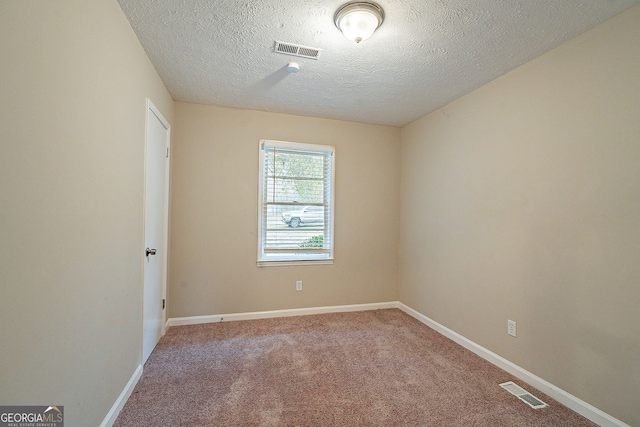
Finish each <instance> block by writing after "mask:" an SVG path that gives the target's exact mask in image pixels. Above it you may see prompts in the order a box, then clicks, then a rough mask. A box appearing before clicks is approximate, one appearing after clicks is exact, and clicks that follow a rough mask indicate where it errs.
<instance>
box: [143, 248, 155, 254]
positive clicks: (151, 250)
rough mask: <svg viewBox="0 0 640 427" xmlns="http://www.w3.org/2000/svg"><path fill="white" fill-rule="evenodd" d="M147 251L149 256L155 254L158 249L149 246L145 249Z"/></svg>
mask: <svg viewBox="0 0 640 427" xmlns="http://www.w3.org/2000/svg"><path fill="white" fill-rule="evenodd" d="M145 253H146V255H147V256H149V255H155V254H156V250H155V249H149V248H147V249H146V250H145Z"/></svg>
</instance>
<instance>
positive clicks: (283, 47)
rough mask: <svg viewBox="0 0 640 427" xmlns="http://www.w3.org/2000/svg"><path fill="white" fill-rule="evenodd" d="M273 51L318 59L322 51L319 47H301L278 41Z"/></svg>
mask: <svg viewBox="0 0 640 427" xmlns="http://www.w3.org/2000/svg"><path fill="white" fill-rule="evenodd" d="M273 51H274V52H276V53H283V54H285V55H292V56H301V57H303V58H309V59H318V57H319V56H320V52H322V49H318V48H317V47H309V46H300V45H299V44H293V43H284V42H279V41H276V43H275V45H274V46H273Z"/></svg>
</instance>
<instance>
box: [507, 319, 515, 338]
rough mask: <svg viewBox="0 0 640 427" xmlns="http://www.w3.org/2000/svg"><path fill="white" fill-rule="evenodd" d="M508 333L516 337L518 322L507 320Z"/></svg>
mask: <svg viewBox="0 0 640 427" xmlns="http://www.w3.org/2000/svg"><path fill="white" fill-rule="evenodd" d="M507 333H508V334H509V335H511V336H512V337H515V336H516V322H514V321H513V320H507Z"/></svg>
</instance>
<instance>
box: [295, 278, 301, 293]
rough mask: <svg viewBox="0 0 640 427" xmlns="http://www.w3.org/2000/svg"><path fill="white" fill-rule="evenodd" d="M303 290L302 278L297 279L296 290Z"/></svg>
mask: <svg viewBox="0 0 640 427" xmlns="http://www.w3.org/2000/svg"><path fill="white" fill-rule="evenodd" d="M301 290H302V280H296V291H301Z"/></svg>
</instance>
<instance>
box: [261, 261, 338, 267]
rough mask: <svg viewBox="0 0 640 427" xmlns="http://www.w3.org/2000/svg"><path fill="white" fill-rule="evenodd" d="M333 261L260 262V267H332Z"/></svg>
mask: <svg viewBox="0 0 640 427" xmlns="http://www.w3.org/2000/svg"><path fill="white" fill-rule="evenodd" d="M332 264H333V259H316V260H304V261H303V260H300V261H296V260H288V261H258V262H257V263H256V265H257V266H258V267H289V266H298V265H332Z"/></svg>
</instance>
